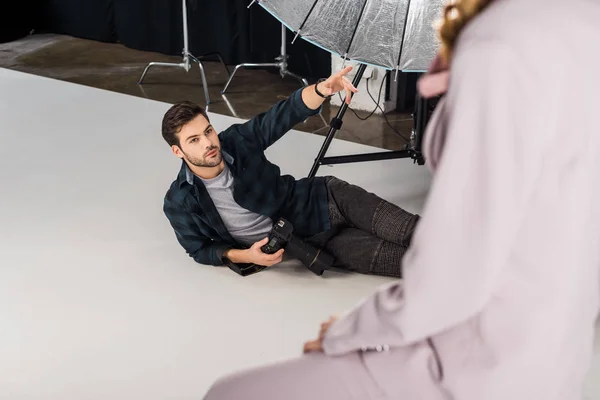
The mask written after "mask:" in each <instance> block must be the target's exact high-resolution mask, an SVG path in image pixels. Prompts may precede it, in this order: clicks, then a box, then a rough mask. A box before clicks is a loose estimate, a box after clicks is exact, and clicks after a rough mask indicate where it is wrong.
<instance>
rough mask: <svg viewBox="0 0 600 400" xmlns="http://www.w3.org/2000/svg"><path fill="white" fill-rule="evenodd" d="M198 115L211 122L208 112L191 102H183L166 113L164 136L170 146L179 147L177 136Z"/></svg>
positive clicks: (163, 124) (163, 126)
mask: <svg viewBox="0 0 600 400" xmlns="http://www.w3.org/2000/svg"><path fill="white" fill-rule="evenodd" d="M198 115H202V116H203V117H204V118H206V120H207V121H209V119H208V115H206V111H204V109H203V108H202V107H200V106H199V105H198V104H196V103H193V102H191V101H187V100H186V101H182V102H181V103H177V104H174V105H173V106H172V107H171V108H169V111H167V112H166V113H165V116H164V117H163V121H162V136H163V138H164V139H165V140H166V142H167V143H168V144H169V146H173V145H175V146H179V138H178V137H177V134H178V133H179V131H181V128H183V126H184V125H185V124H187V123H188V122H190V121H191V120H193V119H194V118H196V117H197V116H198Z"/></svg>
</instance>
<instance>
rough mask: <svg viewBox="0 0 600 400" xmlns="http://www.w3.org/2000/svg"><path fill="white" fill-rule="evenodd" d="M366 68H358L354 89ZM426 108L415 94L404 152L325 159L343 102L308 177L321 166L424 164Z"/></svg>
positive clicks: (384, 152)
mask: <svg viewBox="0 0 600 400" xmlns="http://www.w3.org/2000/svg"><path fill="white" fill-rule="evenodd" d="M366 68H367V66H366V64H360V66H359V67H358V70H357V71H356V75H355V76H354V80H353V81H352V84H353V85H354V87H358V84H359V83H360V80H361V78H362V76H363V74H364V72H365V69H366ZM352 95H353V93H352ZM428 108H429V105H428V101H427V99H424V98H422V97H420V96H419V95H418V94H417V98H416V101H415V110H414V113H413V132H412V134H411V138H410V143H408V144H407V145H406V148H405V149H404V150H398V151H381V152H377V153H367V154H353V155H348V156H336V157H325V154H326V153H327V150H328V149H329V146H330V145H331V142H332V141H333V138H334V136H335V133H336V131H338V130H340V128H341V127H342V118H344V114H345V113H346V110H347V109H348V104H346V103H345V102H344V103H343V104H342V106H341V108H340V110H339V111H338V113H337V115H336V116H335V117H334V118H333V119H332V120H331V124H330V128H329V133H327V137H326V138H325V142H324V143H323V146H322V147H321V150H320V151H319V154H318V155H317V158H316V159H315V163H314V164H313V166H312V169H311V170H310V173H309V175H308V177H309V178H313V177H314V176H315V175H316V174H317V171H318V170H319V167H320V166H321V165H335V164H347V163H353V162H364V161H380V160H391V159H396V158H412V159H413V160H414V161H415V162H416V163H417V164H419V165H423V164H425V159H424V158H423V154H422V153H421V144H422V141H423V134H424V133H425V127H426V125H427V119H428V115H429V113H428Z"/></svg>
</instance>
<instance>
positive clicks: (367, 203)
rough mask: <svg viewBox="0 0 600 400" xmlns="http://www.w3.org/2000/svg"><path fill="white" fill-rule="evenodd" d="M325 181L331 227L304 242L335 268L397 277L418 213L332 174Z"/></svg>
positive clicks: (400, 274)
mask: <svg viewBox="0 0 600 400" xmlns="http://www.w3.org/2000/svg"><path fill="white" fill-rule="evenodd" d="M326 182H327V190H328V194H329V219H330V221H331V228H330V229H329V230H328V231H326V232H323V233H320V234H318V235H315V236H313V237H311V238H308V239H307V242H309V243H312V244H313V245H315V246H317V247H320V248H322V249H324V250H325V251H327V252H328V253H330V254H331V255H332V256H333V257H335V259H336V261H335V264H334V267H336V268H341V269H345V270H350V271H354V272H358V273H364V274H373V275H384V276H394V277H401V276H402V258H403V256H404V254H405V253H406V249H407V248H408V246H409V245H410V240H411V237H412V234H413V231H414V229H415V227H416V225H417V221H418V220H419V216H418V215H416V214H411V213H409V212H408V211H406V210H403V209H401V208H400V207H398V206H396V205H394V204H391V203H389V202H387V201H385V200H383V199H382V198H380V197H378V196H377V195H375V194H373V193H369V192H367V191H366V190H364V189H362V188H360V187H358V186H355V185H351V184H349V183H347V182H344V181H342V180H340V179H337V178H335V177H327V178H326Z"/></svg>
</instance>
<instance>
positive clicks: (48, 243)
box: [0, 69, 600, 400]
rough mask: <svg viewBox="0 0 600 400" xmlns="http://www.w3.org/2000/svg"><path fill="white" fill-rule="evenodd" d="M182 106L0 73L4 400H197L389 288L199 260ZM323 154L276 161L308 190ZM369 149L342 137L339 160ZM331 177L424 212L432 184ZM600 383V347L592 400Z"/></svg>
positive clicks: (376, 165) (303, 147) (296, 152)
mask: <svg viewBox="0 0 600 400" xmlns="http://www.w3.org/2000/svg"><path fill="white" fill-rule="evenodd" d="M169 106H170V105H169V104H166V103H161V102H155V101H151V100H146V99H142V98H137V97H131V96H126V95H122V94H118V93H113V92H109V91H103V90H99V89H94V88H89V87H85V86H80V85H75V84H71V83H66V82H62V81H57V80H51V79H47V78H42V77H38V76H34V75H28V74H24V73H20V72H15V71H11V70H6V69H0V183H1V187H2V197H1V203H0V324H1V325H0V399H2V400H25V399H27V400H29V399H36V400H38V399H40V400H42V399H43V400H50V399H52V400H54V399H56V400H88V399H89V400H96V399H98V400H100V399H102V400H105V399H115V400H116V399H144V400H163V399H196V400H198V399H201V398H202V396H203V395H204V393H205V391H206V390H207V389H208V387H209V386H210V384H211V383H212V382H213V381H214V380H215V379H217V378H218V377H220V376H222V375H223V374H226V373H229V372H233V371H235V370H238V369H240V368H245V367H248V366H253V365H260V364H263V363H268V362H272V361H277V360H281V359H286V358H289V357H294V356H297V355H299V354H300V353H301V348H302V344H303V342H304V341H305V340H307V339H312V338H313V337H314V336H315V335H316V334H317V332H318V328H319V324H320V323H321V322H322V321H323V320H325V319H327V318H328V317H329V315H330V314H334V313H338V312H341V311H343V310H345V309H346V308H348V307H350V306H352V305H354V304H355V303H356V302H357V301H359V300H360V299H361V298H363V297H364V296H366V295H368V294H369V293H371V292H372V291H373V290H374V289H375V288H376V287H378V286H379V285H381V284H383V283H385V282H388V279H386V278H379V277H373V276H365V275H346V274H337V273H326V275H325V276H324V277H323V278H320V277H316V276H315V275H313V274H311V273H310V272H308V271H307V270H306V269H304V268H303V267H301V266H298V265H297V264H294V263H286V264H284V265H281V266H278V267H275V268H272V269H269V270H266V271H263V272H261V273H259V274H256V275H253V276H250V277H246V278H242V277H240V276H237V275H236V274H234V273H233V272H231V271H230V270H228V269H226V268H213V267H205V266H201V265H198V264H196V263H195V262H194V261H193V260H192V259H191V258H189V257H188V256H187V255H186V254H185V252H184V251H183V249H182V248H181V247H180V246H179V244H178V243H177V241H176V239H175V236H174V234H173V231H172V229H171V227H170V225H169V223H168V220H167V219H166V217H165V216H164V214H163V212H162V201H163V196H164V194H165V191H166V190H167V188H168V187H169V184H170V183H171V181H172V180H173V179H175V176H176V175H177V172H178V170H179V166H180V164H179V160H178V159H176V158H175V157H174V156H172V155H171V153H170V150H169V148H168V146H167V144H166V143H165V142H164V141H163V139H162V137H161V135H160V122H161V119H162V116H163V114H164V112H165V111H166V110H167V109H168V107H169ZM211 120H212V122H213V124H214V125H215V127H216V128H217V129H218V130H222V129H224V128H226V127H227V126H229V125H230V124H231V123H234V122H239V120H237V119H234V118H230V117H224V116H220V115H214V114H213V115H211ZM322 142H323V138H322V137H318V136H315V135H310V134H307V133H302V132H298V131H292V132H290V133H289V134H288V135H286V136H285V137H284V138H283V139H282V140H280V141H279V142H278V143H277V144H276V145H274V146H273V147H272V148H271V149H269V150H268V152H267V155H268V157H269V158H270V159H271V160H272V161H274V162H275V163H277V164H279V165H280V166H281V168H282V171H283V172H284V173H289V174H292V175H294V176H295V177H297V178H300V177H304V176H306V175H307V174H308V171H309V170H310V167H311V165H312V162H313V160H314V158H315V156H316V154H317V152H318V150H319V148H320V146H321V144H322ZM370 151H377V149H373V148H370V147H367V146H363V145H359V144H355V143H349V142H344V141H339V140H335V141H334V143H333V145H332V147H331V150H330V152H329V153H328V155H342V154H352V153H364V152H370ZM319 174H321V175H325V174H332V175H336V176H338V177H339V178H341V179H345V180H348V181H350V182H352V183H355V184H358V185H360V186H362V187H364V188H365V189H367V190H370V191H373V192H375V193H377V194H379V195H380V196H381V197H383V198H386V199H388V200H390V201H392V202H394V203H396V204H399V205H401V206H403V207H404V208H406V209H408V210H409V211H412V212H419V211H420V209H421V206H422V203H423V200H424V198H425V195H426V193H427V190H428V185H429V179H430V176H429V173H428V171H427V169H426V167H423V166H417V165H414V164H413V163H412V162H411V161H410V160H391V161H381V162H370V163H357V164H347V165H341V166H336V167H327V166H324V167H321V169H320V171H319ZM594 376H595V377H596V379H593V377H594ZM599 377H600V349H598V351H597V356H596V360H595V365H594V369H593V371H592V372H591V373H590V379H589V382H588V386H587V388H586V394H587V396H588V397H589V399H598V398H600V382H597V381H598V380H600V379H598V378H599ZM457 400H458V399H457Z"/></svg>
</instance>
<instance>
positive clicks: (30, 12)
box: [0, 0, 44, 43]
mask: <svg viewBox="0 0 600 400" xmlns="http://www.w3.org/2000/svg"><path fill="white" fill-rule="evenodd" d="M43 1H44V0H33V1H28V2H25V1H11V0H8V1H4V2H2V4H1V5H0V43H5V42H11V41H13V40H17V39H20V38H22V37H25V36H27V35H28V34H29V32H31V31H32V30H34V29H35V28H37V27H38V26H39V22H40V19H41V9H40V7H41V5H42V2H43Z"/></svg>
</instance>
